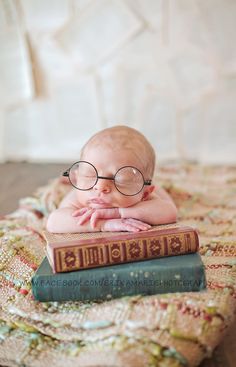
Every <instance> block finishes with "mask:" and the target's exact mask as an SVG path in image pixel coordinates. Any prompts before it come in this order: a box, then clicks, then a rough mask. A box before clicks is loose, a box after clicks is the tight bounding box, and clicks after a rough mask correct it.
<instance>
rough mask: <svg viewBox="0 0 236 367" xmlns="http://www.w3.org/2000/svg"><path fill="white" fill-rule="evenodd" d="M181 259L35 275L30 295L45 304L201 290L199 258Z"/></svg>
mask: <svg viewBox="0 0 236 367" xmlns="http://www.w3.org/2000/svg"><path fill="white" fill-rule="evenodd" d="M189 256H190V258H189ZM182 257H183V258H182ZM181 258H182V259H181V261H180V262H179V261H177V262H176V257H173V256H172V257H171V258H168V259H170V261H169V260H168V261H167V259H155V260H147V261H142V262H139V263H136V264H135V266H134V265H133V264H121V265H116V266H109V267H106V268H95V269H90V270H82V271H76V272H70V273H57V274H52V273H51V275H38V276H37V275H35V276H34V277H33V279H32V291H33V295H34V297H35V299H36V300H38V301H42V302H49V301H69V300H73V301H75V300H77V301H95V300H96V301H97V300H102V301H104V300H109V299H113V298H117V297H122V296H133V295H138V294H142V295H152V294H158V293H169V292H188V291H199V290H202V289H204V288H205V273H204V266H203V264H202V262H201V260H200V256H199V254H192V255H183V256H181ZM193 260H194V261H193ZM48 266H49V265H48Z"/></svg>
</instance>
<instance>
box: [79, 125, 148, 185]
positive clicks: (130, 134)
mask: <svg viewBox="0 0 236 367" xmlns="http://www.w3.org/2000/svg"><path fill="white" fill-rule="evenodd" d="M98 147H99V148H100V149H101V150H103V151H104V154H106V153H108V152H109V151H110V152H117V153H118V154H120V155H121V154H122V155H124V154H125V155H126V157H127V159H128V158H131V156H132V157H133V158H134V159H137V161H138V162H139V166H140V167H137V166H136V167H137V168H139V169H141V172H142V173H143V175H144V176H145V178H146V179H150V180H151V179H152V177H153V174H154V169H155V151H154V149H153V147H152V146H151V144H150V143H149V141H148V140H147V139H146V138H145V136H144V135H143V134H142V133H140V132H139V131H138V130H135V129H133V128H131V127H128V126H123V125H117V126H113V127H110V128H107V129H104V130H101V131H99V132H98V133H96V134H95V135H93V136H92V137H91V138H90V139H89V140H88V141H87V143H86V144H85V145H84V147H83V148H82V150H81V156H80V159H81V160H83V159H84V157H85V158H86V153H87V152H88V151H89V149H94V148H98Z"/></svg>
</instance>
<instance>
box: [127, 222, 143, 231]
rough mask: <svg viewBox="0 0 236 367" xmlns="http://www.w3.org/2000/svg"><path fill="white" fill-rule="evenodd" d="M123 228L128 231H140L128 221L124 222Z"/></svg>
mask: <svg viewBox="0 0 236 367" xmlns="http://www.w3.org/2000/svg"><path fill="white" fill-rule="evenodd" d="M124 230H125V231H128V232H139V231H140V229H139V228H138V227H136V226H134V225H132V224H130V223H128V222H125V223H124Z"/></svg>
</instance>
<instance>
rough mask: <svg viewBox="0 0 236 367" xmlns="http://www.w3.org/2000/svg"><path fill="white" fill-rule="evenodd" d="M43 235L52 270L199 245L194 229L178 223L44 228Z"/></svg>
mask: <svg viewBox="0 0 236 367" xmlns="http://www.w3.org/2000/svg"><path fill="white" fill-rule="evenodd" d="M44 236H45V239H46V241H47V247H46V251H47V257H48V260H49V262H50V264H51V266H52V269H53V272H54V273H60V272H68V271H74V270H79V269H87V268H96V267H99V266H107V265H114V264H121V263H126V262H133V261H140V260H147V259H154V258H158V257H163V256H173V255H182V254H188V253H192V252H197V250H198V247H199V238H198V233H197V231H196V229H194V228H192V227H190V226H184V225H179V224H169V225H159V226H154V227H152V228H151V229H149V230H148V231H140V232H137V233H131V232H92V233H63V234H61V233H60V234H58V233H50V232H47V231H45V232H44Z"/></svg>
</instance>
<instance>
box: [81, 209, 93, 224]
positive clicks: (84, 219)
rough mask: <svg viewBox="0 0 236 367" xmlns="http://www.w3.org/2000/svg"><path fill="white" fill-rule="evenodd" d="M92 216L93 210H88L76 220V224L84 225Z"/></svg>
mask: <svg viewBox="0 0 236 367" xmlns="http://www.w3.org/2000/svg"><path fill="white" fill-rule="evenodd" d="M92 214H93V209H89V210H87V211H86V213H84V214H83V215H82V216H81V217H80V218H79V220H78V222H77V224H84V223H85V222H87V221H88V220H89V219H90V217H91V215H92Z"/></svg>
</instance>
